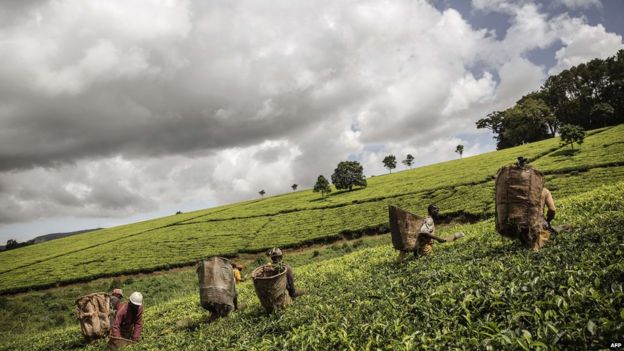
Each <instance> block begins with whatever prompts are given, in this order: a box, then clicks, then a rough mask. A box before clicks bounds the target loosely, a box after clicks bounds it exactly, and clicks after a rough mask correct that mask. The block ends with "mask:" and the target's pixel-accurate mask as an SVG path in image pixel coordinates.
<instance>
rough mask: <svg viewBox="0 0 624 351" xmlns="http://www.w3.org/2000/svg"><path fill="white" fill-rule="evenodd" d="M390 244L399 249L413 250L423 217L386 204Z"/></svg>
mask: <svg viewBox="0 0 624 351" xmlns="http://www.w3.org/2000/svg"><path fill="white" fill-rule="evenodd" d="M388 214H389V218H390V233H391V236H392V246H394V248H395V249H397V250H401V251H414V250H415V249H416V240H417V239H418V235H419V234H420V228H421V227H422V225H423V222H424V219H423V218H420V217H418V216H417V215H415V214H413V213H410V212H407V211H404V210H402V209H400V208H398V207H396V206H392V205H390V206H388Z"/></svg>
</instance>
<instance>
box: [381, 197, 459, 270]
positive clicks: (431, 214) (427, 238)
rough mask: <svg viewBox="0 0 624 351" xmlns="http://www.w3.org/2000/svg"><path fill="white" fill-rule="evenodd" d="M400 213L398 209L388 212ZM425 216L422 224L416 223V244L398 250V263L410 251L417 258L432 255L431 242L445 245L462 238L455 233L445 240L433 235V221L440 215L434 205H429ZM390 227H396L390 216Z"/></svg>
mask: <svg viewBox="0 0 624 351" xmlns="http://www.w3.org/2000/svg"><path fill="white" fill-rule="evenodd" d="M398 210H399V211H402V210H400V209H398V208H394V209H393V208H391V209H390V211H391V213H392V211H395V212H396V211H398ZM427 214H428V216H427V217H425V218H424V219H422V224H421V223H420V222H418V224H419V228H418V232H417V233H416V242H415V246H414V247H413V248H410V247H404V248H402V249H400V250H399V257H398V258H397V261H398V262H401V261H403V260H404V259H405V257H406V256H407V254H408V253H409V252H410V251H413V252H414V257H416V258H418V257H422V256H426V255H429V254H431V253H433V241H434V240H435V241H437V242H440V243H446V242H451V241H455V240H457V239H460V238H462V237H463V236H464V234H463V233H455V234H453V235H450V236H448V237H446V238H441V237H439V236H437V235H435V221H436V220H438V218H439V214H440V209H439V208H438V206H436V205H435V204H430V205H429V206H428V207H427ZM412 216H413V218H416V216H414V215H412ZM390 217H391V218H390V221H391V223H390V226H391V227H393V226H397V224H396V223H392V222H393V219H392V217H393V216H392V215H391V216H390ZM406 220H407V221H409V220H411V221H414V220H415V219H407V218H406ZM393 235H397V234H395V233H393Z"/></svg>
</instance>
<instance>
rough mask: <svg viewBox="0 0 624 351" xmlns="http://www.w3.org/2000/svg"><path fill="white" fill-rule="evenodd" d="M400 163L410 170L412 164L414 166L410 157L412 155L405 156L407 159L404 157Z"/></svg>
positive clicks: (412, 158)
mask: <svg viewBox="0 0 624 351" xmlns="http://www.w3.org/2000/svg"><path fill="white" fill-rule="evenodd" d="M401 162H402V163H403V164H404V165H406V166H407V167H409V168H410V169H411V168H412V164H414V156H412V154H407V157H405V160H403V161H401Z"/></svg>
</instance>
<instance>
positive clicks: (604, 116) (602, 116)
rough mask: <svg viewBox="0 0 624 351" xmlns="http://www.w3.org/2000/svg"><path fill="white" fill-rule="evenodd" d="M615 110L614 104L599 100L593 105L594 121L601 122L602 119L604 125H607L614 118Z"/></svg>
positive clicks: (592, 114) (592, 115)
mask: <svg viewBox="0 0 624 351" xmlns="http://www.w3.org/2000/svg"><path fill="white" fill-rule="evenodd" d="M614 112H615V110H614V109H613V106H611V105H609V104H608V103H606V102H599V103H597V104H595V105H594V107H592V110H591V117H592V121H595V122H596V123H600V121H602V126H603V127H606V126H607V124H608V123H609V122H610V121H611V119H612V118H613V113H614Z"/></svg>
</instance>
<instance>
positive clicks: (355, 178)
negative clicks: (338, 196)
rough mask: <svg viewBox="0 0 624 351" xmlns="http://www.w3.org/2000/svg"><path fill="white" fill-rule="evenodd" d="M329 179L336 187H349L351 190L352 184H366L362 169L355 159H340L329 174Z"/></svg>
mask: <svg viewBox="0 0 624 351" xmlns="http://www.w3.org/2000/svg"><path fill="white" fill-rule="evenodd" d="M331 181H332V183H334V186H335V187H336V189H349V191H351V190H353V187H354V186H363V187H365V186H366V185H367V183H366V178H365V177H364V169H363V168H362V165H360V163H359V162H357V161H342V162H340V163H338V166H337V167H336V169H335V170H334V173H333V174H332V176H331Z"/></svg>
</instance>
